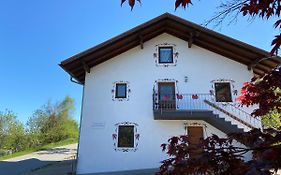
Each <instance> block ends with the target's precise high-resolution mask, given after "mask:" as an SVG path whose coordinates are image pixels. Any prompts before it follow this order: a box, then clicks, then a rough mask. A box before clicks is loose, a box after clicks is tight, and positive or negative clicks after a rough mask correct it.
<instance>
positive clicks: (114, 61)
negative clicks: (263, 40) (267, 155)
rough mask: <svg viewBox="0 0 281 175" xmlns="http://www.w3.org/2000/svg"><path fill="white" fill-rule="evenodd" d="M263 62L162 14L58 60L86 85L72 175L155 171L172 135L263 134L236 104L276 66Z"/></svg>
mask: <svg viewBox="0 0 281 175" xmlns="http://www.w3.org/2000/svg"><path fill="white" fill-rule="evenodd" d="M267 55H268V54H267V52H265V51H263V50H260V49H257V48H255V47H253V46H249V45H247V44H245V43H242V42H240V41H237V40H234V39H231V38H229V37H226V36H223V35H221V34H218V33H216V32H213V31H211V30H208V29H206V28H203V27H201V26H198V25H196V24H193V23H190V22H188V21H185V20H183V19H180V18H178V17H175V16H173V15H170V14H164V15H161V16H159V17H157V18H155V19H153V20H151V21H149V22H147V23H144V24H142V25H140V26H138V27H136V28H134V29H132V30H130V31H128V32H126V33H124V34H121V35H119V36H117V37H115V38H113V39H111V40H109V41H106V42H105V43H102V44H100V45H98V46H96V47H93V48H91V49H89V50H87V51H84V52H82V53H80V54H78V55H75V56H73V57H71V58H69V59H67V60H65V61H63V62H62V63H61V67H62V68H63V69H64V70H66V71H67V72H68V73H69V74H70V75H71V77H72V80H73V81H76V82H78V83H81V84H83V86H84V90H83V105H82V116H81V122H80V125H81V126H80V138H79V150H78V157H77V160H78V165H77V174H99V173H108V174H114V173H116V174H118V173H119V174H120V173H121V174H125V173H124V172H126V173H127V174H133V172H141V171H143V172H153V171H155V170H156V169H157V168H158V167H159V166H160V161H161V160H164V159H166V158H167V156H166V154H165V153H163V152H162V150H161V148H160V145H161V144H162V143H166V142H167V139H169V138H170V137H171V136H177V135H184V134H188V135H189V136H190V137H192V138H193V139H191V140H192V141H191V142H192V143H191V144H197V143H198V142H199V140H200V138H206V137H208V136H211V135H212V134H216V135H218V136H221V137H223V136H225V135H226V134H228V133H231V132H245V131H248V130H250V129H252V128H261V122H260V120H259V119H257V118H253V117H251V116H250V115H249V113H250V112H251V110H252V109H250V108H241V107H239V106H238V104H237V102H236V101H235V99H236V98H237V97H238V96H239V94H240V89H241V87H242V85H243V83H244V82H246V81H249V80H250V79H251V78H252V77H253V76H261V75H263V73H264V72H265V71H267V70H270V69H272V68H273V67H274V66H276V65H277V64H278V61H277V60H275V59H274V58H268V59H265V58H266V57H267Z"/></svg>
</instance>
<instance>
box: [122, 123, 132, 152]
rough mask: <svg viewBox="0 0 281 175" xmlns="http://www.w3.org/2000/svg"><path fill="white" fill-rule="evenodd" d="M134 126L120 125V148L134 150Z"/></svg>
mask: <svg viewBox="0 0 281 175" xmlns="http://www.w3.org/2000/svg"><path fill="white" fill-rule="evenodd" d="M134 135H135V133H134V125H119V126H118V147H119V148H134V146H135V137H134Z"/></svg>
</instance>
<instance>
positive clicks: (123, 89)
mask: <svg viewBox="0 0 281 175" xmlns="http://www.w3.org/2000/svg"><path fill="white" fill-rule="evenodd" d="M115 92H116V93H115V98H127V84H126V83H116V91H115Z"/></svg>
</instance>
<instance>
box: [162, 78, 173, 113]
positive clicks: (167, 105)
mask: <svg viewBox="0 0 281 175" xmlns="http://www.w3.org/2000/svg"><path fill="white" fill-rule="evenodd" d="M158 95H159V97H158V98H159V108H164V109H175V107H176V97H175V83H174V82H159V83H158Z"/></svg>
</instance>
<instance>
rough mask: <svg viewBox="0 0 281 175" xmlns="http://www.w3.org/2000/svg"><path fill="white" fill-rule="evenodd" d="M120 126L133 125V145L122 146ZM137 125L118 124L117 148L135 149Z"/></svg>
mask: <svg viewBox="0 0 281 175" xmlns="http://www.w3.org/2000/svg"><path fill="white" fill-rule="evenodd" d="M120 127H132V130H133V133H132V138H133V144H132V146H120V145H119V136H120ZM135 134H136V133H135V125H118V132H117V148H118V149H134V148H135V147H136V146H135V145H136V140H135Z"/></svg>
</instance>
